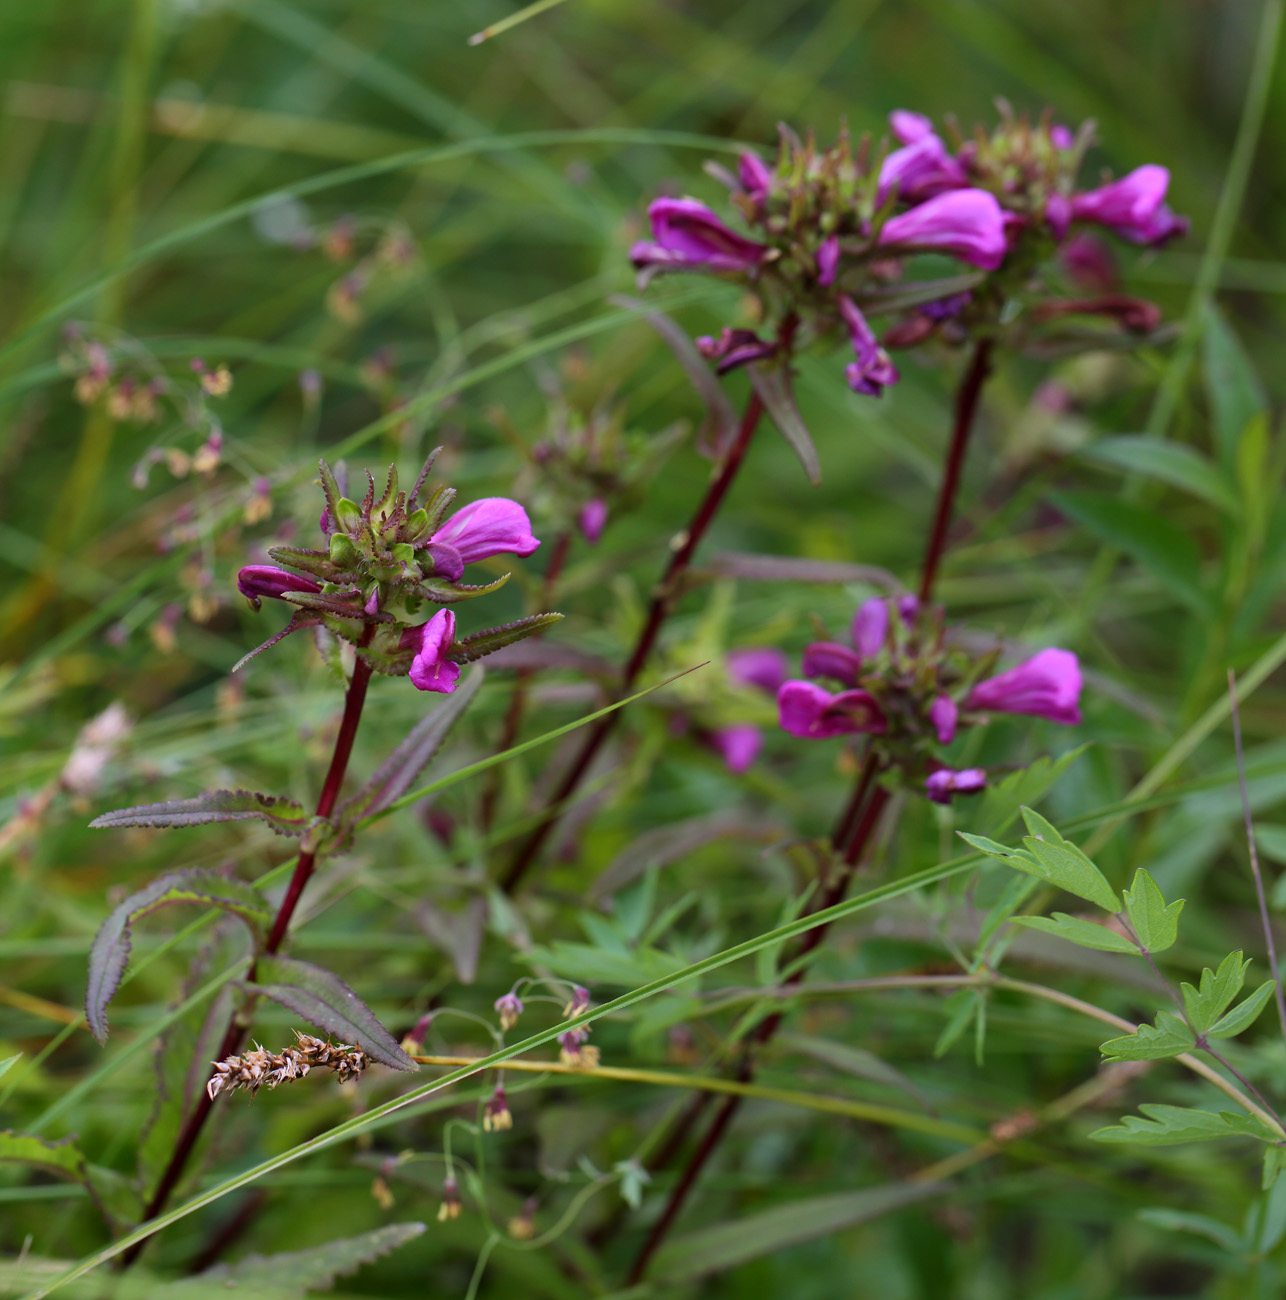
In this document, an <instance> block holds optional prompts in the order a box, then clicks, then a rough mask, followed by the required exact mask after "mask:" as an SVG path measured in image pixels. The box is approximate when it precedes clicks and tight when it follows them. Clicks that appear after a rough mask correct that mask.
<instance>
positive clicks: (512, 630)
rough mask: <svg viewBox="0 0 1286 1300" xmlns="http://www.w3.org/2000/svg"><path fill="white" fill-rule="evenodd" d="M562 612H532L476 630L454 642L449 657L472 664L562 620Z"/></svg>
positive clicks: (461, 662)
mask: <svg viewBox="0 0 1286 1300" xmlns="http://www.w3.org/2000/svg"><path fill="white" fill-rule="evenodd" d="M562 618H563V616H562V615H561V614H530V615H528V617H526V618H520V619H518V620H516V621H515V622H513V623H504V624H502V625H501V626H500V627H489V628H487V629H486V630H485V631H483V632H474V633H473V634H472V635H470V636H466V637H461V638H460V640H458V641H456V642H454V643H453V644H452V646H451V649H450V650H449V651H448V652H447V658H448V659H453V660H455V662H456V663H459V664H470V663H473V662H474V661H475V660H477V659H482V658H484V657H485V656H486V655H489V654H495V652H496V651H497V650H503V649H504V648H505V646H507V645H513V644H514V643H515V642H516V641H522V640H525V639H526V638H527V637H529V636H534V635H535V634H536V633H537V632H543V631H544V630H545V628H547V627H553V625H554V624H555V623H559V622H561V621H562Z"/></svg>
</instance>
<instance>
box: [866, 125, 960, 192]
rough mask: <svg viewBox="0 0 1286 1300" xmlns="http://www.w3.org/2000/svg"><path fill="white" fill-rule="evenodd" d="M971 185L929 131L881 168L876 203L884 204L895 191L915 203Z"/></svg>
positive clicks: (889, 158) (894, 155) (896, 151)
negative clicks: (917, 200) (944, 191)
mask: <svg viewBox="0 0 1286 1300" xmlns="http://www.w3.org/2000/svg"><path fill="white" fill-rule="evenodd" d="M968 183H969V178H968V177H967V176H966V175H965V170H964V168H963V167H961V165H960V164H959V163H958V162H957V161H956V160H955V159H954V158H953V157H952V156H951V154H950V153H949V152H948V151H947V146H946V145H945V144H943V143H942V141H941V140H940V139H939V138H938V137H937V136H936V135H935V134H934V133H933V132H932V131H926V132H925V133H924V134H922V135H920V136H919V137H917V138H916V139H915V140H914V141H912V142H911V143H910V144H907V145H904V146H903V147H902V148H901V149H895V150H894V151H893V152H892V153H891V154H889V156H888V157H887V158H886V159H885V160H884V162H883V163H882V164H881V166H880V182H879V187H878V189H877V190H876V192H875V202H876V203H877V204H881V203H883V202H884V200H885V199H886V198H888V196H889V194H890V193H891V192H892V191H893V190H894V189H896V190H897V192H898V197H899V198H902V199H906V200H908V201H911V202H914V201H915V200H916V199H927V198H929V197H930V196H931V195H934V194H941V193H942V192H943V190H955V189H960V188H961V187H962V186H965V185H967V184H968Z"/></svg>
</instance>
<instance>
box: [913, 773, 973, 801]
mask: <svg viewBox="0 0 1286 1300" xmlns="http://www.w3.org/2000/svg"><path fill="white" fill-rule="evenodd" d="M924 785H925V791H926V793H927V794H928V796H929V798H930V799H932V800H933V802H934V803H950V802H951V796H952V795H953V794H976V793H977V792H978V791H979V790H982V789H985V788H986V785H987V773H986V772H985V771H983V769H982V768H980V767H966V768H964V769H963V770H962V771H959V772H955V771H952V769H951V768H949V767H940V768H939V769H938V770H937V771H936V772H933V773H931V774H930V776H929V778H928V780H926V781H925V783H924Z"/></svg>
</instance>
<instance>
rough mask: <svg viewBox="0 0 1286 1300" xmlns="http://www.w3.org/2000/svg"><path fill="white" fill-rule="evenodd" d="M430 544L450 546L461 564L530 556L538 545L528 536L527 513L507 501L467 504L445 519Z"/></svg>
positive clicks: (487, 498) (529, 530)
mask: <svg viewBox="0 0 1286 1300" xmlns="http://www.w3.org/2000/svg"><path fill="white" fill-rule="evenodd" d="M431 540H432V542H436V543H443V542H445V543H446V544H447V545H448V546H453V547H454V548H455V549H456V550H457V551H458V552H459V553H460V559H461V560H462V561H463V562H464V563H465V564H472V563H473V562H474V561H475V560H485V559H486V558H487V557H488V556H491V555H499V554H501V552H506V551H507V552H510V553H512V554H514V555H530V554H531V553H532V552H533V551H534V550H535V549H536V547H538V546H539V545H540V542H539V541H537V540H536V538H535V537H533V536H532V534H531V520H530V519H528V518H527V512H526V511H525V510H524V509H523V508H522V506H520V505H519V504H518V503H517V502H516V501H510V500H509V498H508V497H483V499H482V500H481V501H472V502H470V503H469V505H467V506H465V507H464V508H463V509H461V510H457V511H456V512H455V514H453V515H452V516H451V517H450V518H449V519H447V520H446V522H445V523H444V524H443V525H442V527H441V528H439V529H438V530H437V532H436V533H434V534H433V537H432V539H431Z"/></svg>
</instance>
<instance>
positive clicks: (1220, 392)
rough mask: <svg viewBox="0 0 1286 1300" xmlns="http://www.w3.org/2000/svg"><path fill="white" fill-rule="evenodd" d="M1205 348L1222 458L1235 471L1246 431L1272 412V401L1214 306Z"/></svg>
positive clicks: (1208, 390)
mask: <svg viewBox="0 0 1286 1300" xmlns="http://www.w3.org/2000/svg"><path fill="white" fill-rule="evenodd" d="M1202 345H1203V351H1204V353H1205V357H1204V360H1205V380H1206V393H1207V396H1208V397H1209V400H1210V411H1211V415H1212V417H1213V419H1212V420H1211V424H1212V426H1213V429H1214V435H1215V441H1216V442H1217V444H1218V447H1219V459H1220V461H1221V462H1222V463H1223V465H1224V467H1225V468H1226V469H1231V468H1232V464H1233V458H1234V456H1235V453H1236V449H1237V443H1238V441H1239V439H1240V438H1241V434H1242V430H1243V429H1245V427H1246V425H1247V424H1249V423H1250V421H1251V420H1253V419H1254V418H1255V416H1257V415H1259V414H1260V413H1261V412H1263V411H1265V410H1267V409H1268V398H1267V396H1266V395H1265V393H1264V388H1263V385H1262V384H1261V383H1260V380H1259V376H1258V375H1257V374H1256V373H1255V368H1254V366H1253V365H1252V364H1251V362H1250V358H1249V357H1248V356H1247V355H1246V352H1245V351H1244V349H1243V348H1242V346H1241V343H1240V341H1239V340H1238V338H1237V336H1236V335H1235V334H1234V333H1233V332H1232V330H1231V329H1230V328H1229V326H1228V323H1227V322H1226V321H1225V320H1224V318H1223V316H1222V315H1221V314H1220V312H1219V310H1218V308H1216V307H1214V306H1211V307H1210V308H1209V309H1208V310H1207V313H1206V319H1205V322H1204V328H1203V331H1202Z"/></svg>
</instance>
